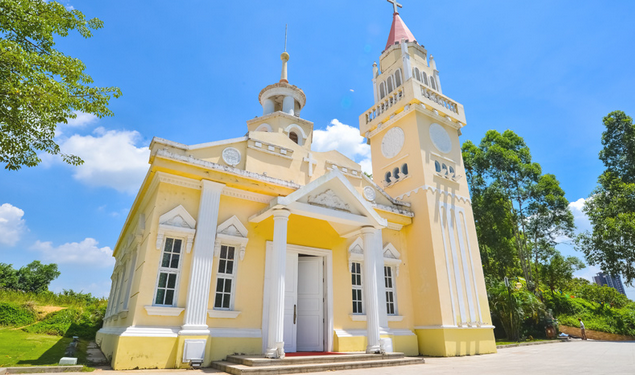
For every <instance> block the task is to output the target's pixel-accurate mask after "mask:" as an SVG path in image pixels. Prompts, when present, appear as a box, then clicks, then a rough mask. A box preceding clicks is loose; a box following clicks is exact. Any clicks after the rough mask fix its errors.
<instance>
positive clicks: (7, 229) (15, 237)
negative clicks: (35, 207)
mask: <svg viewBox="0 0 635 375" xmlns="http://www.w3.org/2000/svg"><path fill="white" fill-rule="evenodd" d="M23 216H24V211H23V210H21V209H19V208H17V207H15V206H13V205H11V204H9V203H4V204H3V205H2V206H0V245H8V246H14V245H15V244H16V243H18V241H20V237H21V236H22V233H24V232H25V231H26V230H27V229H26V222H25V221H24V219H23V218H22V217H23Z"/></svg>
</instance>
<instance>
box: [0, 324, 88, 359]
mask: <svg viewBox="0 0 635 375" xmlns="http://www.w3.org/2000/svg"><path fill="white" fill-rule="evenodd" d="M71 340H72V339H71V338H67V337H60V336H49V335H39V334H33V333H26V332H24V331H22V330H12V329H11V328H5V327H2V328H0V367H12V366H42V365H57V364H58V362H59V360H60V358H62V357H63V356H64V351H65V350H66V347H67V346H68V344H69V343H70V342H71ZM83 346H84V350H85V345H83ZM81 347H82V345H81V343H80V349H81ZM78 354H79V353H78Z"/></svg>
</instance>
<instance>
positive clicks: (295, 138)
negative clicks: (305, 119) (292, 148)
mask: <svg viewBox="0 0 635 375" xmlns="http://www.w3.org/2000/svg"><path fill="white" fill-rule="evenodd" d="M289 139H291V140H292V141H293V142H295V143H296V144H298V133H296V132H289Z"/></svg>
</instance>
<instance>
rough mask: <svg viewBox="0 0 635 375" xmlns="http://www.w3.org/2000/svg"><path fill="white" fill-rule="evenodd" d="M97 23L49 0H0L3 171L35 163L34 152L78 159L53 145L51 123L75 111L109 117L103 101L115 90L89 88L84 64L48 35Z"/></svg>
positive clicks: (86, 28) (75, 162)
mask: <svg viewBox="0 0 635 375" xmlns="http://www.w3.org/2000/svg"><path fill="white" fill-rule="evenodd" d="M102 26H103V23H102V21H100V20H99V19H97V18H93V19H90V20H86V18H85V17H84V15H83V14H82V12H80V11H78V10H76V9H73V10H68V9H66V8H65V7H64V6H63V5H62V4H60V3H57V2H55V1H45V0H0V163H4V164H5V168H6V169H9V170H18V169H20V168H21V167H23V166H27V167H33V166H36V165H38V164H39V163H40V161H41V160H40V158H39V157H38V155H37V152H46V153H49V154H53V155H60V156H61V157H62V159H63V160H64V161H65V162H67V163H69V164H73V165H78V164H81V163H82V160H81V159H80V158H79V157H77V156H75V155H67V154H64V153H62V152H61V150H60V147H59V145H58V144H57V143H55V140H54V137H55V129H56V127H57V124H59V123H67V121H68V119H72V118H76V117H77V115H76V113H75V112H76V111H80V112H85V113H92V114H94V115H96V116H98V117H103V116H111V115H112V112H111V111H110V110H109V109H108V107H107V105H108V102H109V100H110V98H111V96H113V97H115V98H117V97H119V96H120V95H121V91H120V90H119V89H118V88H116V87H105V88H102V87H91V86H90V84H92V83H93V80H92V78H91V77H90V76H89V75H88V74H86V73H85V72H84V71H85V69H86V66H85V65H84V63H82V61H81V60H79V59H76V58H73V57H71V56H66V55H64V54H63V53H62V52H60V51H58V50H56V49H55V48H54V47H55V40H54V36H55V35H59V36H62V37H64V36H67V35H68V34H69V32H70V31H72V30H76V31H77V32H79V34H80V35H81V36H83V37H84V38H89V37H91V36H92V34H91V31H90V30H91V29H99V28H101V27H102Z"/></svg>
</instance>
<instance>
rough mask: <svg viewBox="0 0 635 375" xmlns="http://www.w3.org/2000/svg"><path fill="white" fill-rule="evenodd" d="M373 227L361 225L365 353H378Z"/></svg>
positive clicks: (375, 258) (375, 245) (377, 310)
mask: <svg viewBox="0 0 635 375" xmlns="http://www.w3.org/2000/svg"><path fill="white" fill-rule="evenodd" d="M376 231H377V230H376V229H375V228H373V227H363V228H362V236H363V237H364V300H365V303H364V305H365V306H364V307H365V308H366V331H367V333H366V336H367V338H368V346H367V347H366V353H379V352H380V351H381V347H380V345H379V301H378V298H377V284H378V283H377V256H376V252H377V251H378V250H377V247H378V243H377V237H378V236H376V235H375V232H376Z"/></svg>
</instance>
